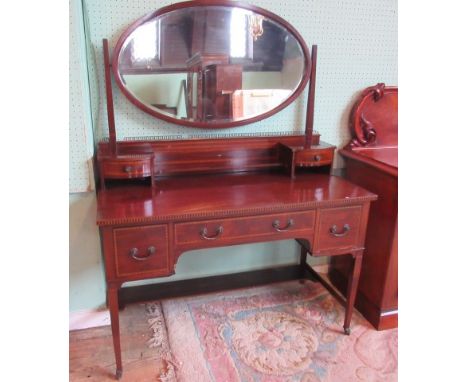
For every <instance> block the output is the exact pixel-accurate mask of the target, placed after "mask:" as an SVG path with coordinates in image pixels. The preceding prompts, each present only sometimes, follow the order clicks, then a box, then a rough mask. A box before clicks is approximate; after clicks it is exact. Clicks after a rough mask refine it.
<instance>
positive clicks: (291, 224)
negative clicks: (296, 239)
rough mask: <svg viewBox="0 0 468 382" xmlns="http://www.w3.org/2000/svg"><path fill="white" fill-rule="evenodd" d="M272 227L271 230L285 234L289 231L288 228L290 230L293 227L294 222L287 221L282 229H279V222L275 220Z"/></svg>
mask: <svg viewBox="0 0 468 382" xmlns="http://www.w3.org/2000/svg"><path fill="white" fill-rule="evenodd" d="M272 225H273V228H274V229H276V230H277V231H278V232H286V231H287V230H289V228H291V227H292V226H293V225H294V220H293V219H288V223H287V224H286V226H285V227H283V228H280V226H279V225H280V222H279V220H275V221H274V222H273V224H272Z"/></svg>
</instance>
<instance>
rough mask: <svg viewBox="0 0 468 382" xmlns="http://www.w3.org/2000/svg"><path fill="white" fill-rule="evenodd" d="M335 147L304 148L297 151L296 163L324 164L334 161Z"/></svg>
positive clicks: (303, 165) (307, 164)
mask: <svg viewBox="0 0 468 382" xmlns="http://www.w3.org/2000/svg"><path fill="white" fill-rule="evenodd" d="M334 150H335V148H334V147H330V148H321V149H314V148H310V149H303V150H298V151H297V152H296V157H295V160H294V162H295V165H296V166H299V167H301V166H302V167H314V166H324V165H327V164H331V163H332V162H333V153H334Z"/></svg>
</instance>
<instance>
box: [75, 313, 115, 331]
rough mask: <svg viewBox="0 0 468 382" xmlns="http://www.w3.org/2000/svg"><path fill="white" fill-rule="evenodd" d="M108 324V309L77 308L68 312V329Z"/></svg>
mask: <svg viewBox="0 0 468 382" xmlns="http://www.w3.org/2000/svg"><path fill="white" fill-rule="evenodd" d="M106 325H110V315H109V310H107V309H105V310H102V309H101V310H97V309H90V310H89V309H88V310H78V311H76V312H70V317H69V329H68V330H69V331H72V330H80V329H87V328H95V327H98V326H106Z"/></svg>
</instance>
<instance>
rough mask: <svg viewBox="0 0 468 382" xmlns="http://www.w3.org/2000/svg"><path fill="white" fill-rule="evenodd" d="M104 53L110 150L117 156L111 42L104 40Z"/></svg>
mask: <svg viewBox="0 0 468 382" xmlns="http://www.w3.org/2000/svg"><path fill="white" fill-rule="evenodd" d="M102 49H103V51H104V73H105V78H106V100H107V120H108V124H109V148H110V153H111V155H113V156H116V155H117V136H116V133H115V118H114V99H113V96H112V79H111V63H110V59H109V42H108V41H107V39H106V38H105V39H103V40H102Z"/></svg>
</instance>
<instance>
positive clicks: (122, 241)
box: [114, 225, 169, 277]
mask: <svg viewBox="0 0 468 382" xmlns="http://www.w3.org/2000/svg"><path fill="white" fill-rule="evenodd" d="M114 249H115V262H116V264H115V265H116V271H117V276H119V277H120V276H127V275H136V274H138V275H140V276H142V277H144V276H147V275H148V274H150V275H154V276H156V275H159V276H160V275H164V274H169V251H168V235H167V226H166V225H154V226H153V225H152V226H144V227H127V228H115V229H114Z"/></svg>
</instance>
